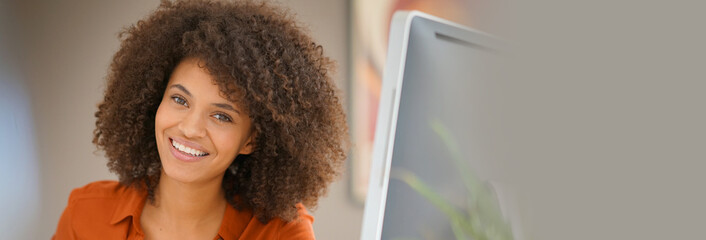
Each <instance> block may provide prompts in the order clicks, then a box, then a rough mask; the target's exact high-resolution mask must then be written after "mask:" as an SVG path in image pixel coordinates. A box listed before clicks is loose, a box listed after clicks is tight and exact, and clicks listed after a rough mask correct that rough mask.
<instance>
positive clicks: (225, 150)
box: [211, 130, 240, 158]
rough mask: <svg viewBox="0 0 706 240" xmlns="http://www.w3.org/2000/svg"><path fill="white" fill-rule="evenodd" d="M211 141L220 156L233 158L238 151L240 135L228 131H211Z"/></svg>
mask: <svg viewBox="0 0 706 240" xmlns="http://www.w3.org/2000/svg"><path fill="white" fill-rule="evenodd" d="M211 139H212V140H213V144H214V145H215V146H216V149H217V150H218V152H219V153H220V154H225V155H228V157H233V158H235V155H236V153H237V150H238V145H239V144H238V143H239V142H238V140H239V139H240V135H239V134H237V133H234V132H233V131H232V130H230V131H211Z"/></svg>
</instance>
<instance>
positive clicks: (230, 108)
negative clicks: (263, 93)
mask: <svg viewBox="0 0 706 240" xmlns="http://www.w3.org/2000/svg"><path fill="white" fill-rule="evenodd" d="M169 88H178V89H179V90H181V91H182V92H184V93H186V95H188V96H189V97H193V96H192V95H191V93H190V92H189V90H186V88H185V87H184V86H182V85H181V84H174V85H172V86H170V87H169ZM211 105H213V106H216V107H219V108H223V109H225V110H230V111H233V112H235V113H237V114H240V111H238V110H237V109H235V108H234V107H233V106H231V105H230V104H227V103H212V104H211Z"/></svg>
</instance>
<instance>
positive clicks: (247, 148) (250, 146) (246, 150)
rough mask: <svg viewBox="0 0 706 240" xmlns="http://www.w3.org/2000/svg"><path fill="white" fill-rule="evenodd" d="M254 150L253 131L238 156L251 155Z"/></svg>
mask: <svg viewBox="0 0 706 240" xmlns="http://www.w3.org/2000/svg"><path fill="white" fill-rule="evenodd" d="M254 150H255V131H253V132H252V133H251V134H250V136H249V137H248V139H247V140H245V145H243V147H241V148H240V152H238V154H245V155H247V154H251V153H252V152H253V151H254Z"/></svg>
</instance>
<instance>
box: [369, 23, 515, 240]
mask: <svg viewBox="0 0 706 240" xmlns="http://www.w3.org/2000/svg"><path fill="white" fill-rule="evenodd" d="M500 53H501V43H500V41H498V40H497V39H496V38H494V37H492V36H490V35H488V34H484V33H481V32H479V31H474V30H471V29H470V28H467V27H464V26H461V25H459V24H455V23H452V22H449V21H446V20H443V19H440V18H437V17H434V16H431V15H428V14H425V13H421V12H418V11H399V12H397V13H395V15H394V16H393V18H392V22H391V26H390V35H389V47H388V52H387V61H386V63H385V69H384V73H383V80H382V81H383V82H382V92H381V95H380V98H381V101H380V107H379V112H378V116H377V125H376V130H375V140H374V147H373V156H372V168H371V171H370V174H371V175H370V181H369V188H368V195H367V199H366V202H365V212H364V219H363V229H362V233H361V239H364V240H371V239H454V238H456V239H458V238H464V239H466V237H468V238H472V236H470V235H472V234H476V233H473V231H476V232H477V231H489V230H488V229H489V228H496V230H497V231H501V233H500V234H501V235H502V234H504V233H503V232H502V231H505V232H508V231H510V229H509V225H503V222H504V220H503V219H504V217H503V216H502V215H503V214H502V213H500V212H498V211H499V210H497V209H494V208H497V207H498V206H499V205H500V204H498V202H497V200H498V199H497V195H496V194H495V193H496V192H495V191H494V190H493V187H492V186H491V185H492V184H488V179H487V178H488V176H491V175H492V173H491V174H488V172H485V170H486V169H487V168H486V166H487V163H488V162H487V161H492V159H489V158H488V156H484V154H485V153H486V152H487V151H485V150H484V142H485V141H493V139H484V137H485V136H490V135H492V134H487V131H489V130H491V129H492V128H489V127H488V126H490V125H489V124H490V123H488V122H487V121H488V120H489V119H490V118H488V115H487V114H488V113H490V112H492V111H493V109H487V106H489V105H488V104H487V103H486V102H484V101H488V100H490V99H497V98H491V97H488V96H487V94H485V93H484V88H486V87H487V86H488V85H489V84H492V82H490V81H492V75H493V74H494V71H495V70H497V66H498V64H497V63H498V61H499V59H500V55H501V54H500ZM478 218H481V219H480V220H479V219H478ZM491 218H500V220H497V219H491ZM474 219H475V220H474ZM490 225H493V226H490ZM495 225H497V226H495ZM473 228H475V230H474V229H473ZM506 228H507V229H506ZM479 229H480V230H479ZM498 229H499V230H498ZM496 230H493V231H496ZM464 236H465V237H464ZM498 236H500V235H498ZM501 237H503V238H505V237H507V235H502V236H501ZM511 238H512V235H511V234H510V239H511ZM506 239H507V238H506Z"/></svg>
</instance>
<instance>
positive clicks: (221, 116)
mask: <svg viewBox="0 0 706 240" xmlns="http://www.w3.org/2000/svg"><path fill="white" fill-rule="evenodd" d="M213 117H214V118H216V119H218V121H221V122H233V119H231V118H230V117H229V116H228V115H226V114H222V113H216V114H214V115H213Z"/></svg>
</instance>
